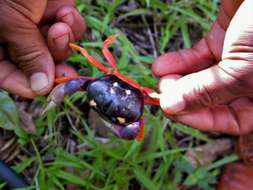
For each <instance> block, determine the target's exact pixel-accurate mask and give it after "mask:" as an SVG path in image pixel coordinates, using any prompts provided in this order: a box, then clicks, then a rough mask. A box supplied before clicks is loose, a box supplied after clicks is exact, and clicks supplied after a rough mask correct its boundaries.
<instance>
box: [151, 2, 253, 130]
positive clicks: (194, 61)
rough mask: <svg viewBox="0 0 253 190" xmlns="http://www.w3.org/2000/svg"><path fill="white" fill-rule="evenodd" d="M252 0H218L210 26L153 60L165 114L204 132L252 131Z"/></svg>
mask: <svg viewBox="0 0 253 190" xmlns="http://www.w3.org/2000/svg"><path fill="white" fill-rule="evenodd" d="M252 7H253V0H244V1H243V0H223V1H222V3H221V7H220V12H219V15H218V18H217V20H216V22H215V23H214V24H213V26H212V28H211V31H210V32H209V33H208V34H207V35H206V37H204V38H203V39H202V40H200V42H199V43H197V44H196V45H195V46H194V47H193V48H191V49H183V50H180V51H178V52H172V53H167V54H165V55H162V56H161V57H159V58H158V59H157V60H156V62H155V64H154V65H153V68H152V69H153V72H154V74H155V75H157V76H160V77H162V79H161V81H160V91H161V99H160V104H161V107H162V109H163V110H164V112H165V114H166V115H167V116H168V117H169V118H171V119H175V120H178V121H180V122H182V123H185V124H188V125H190V126H192V127H195V128H198V129H201V130H205V131H218V132H224V133H228V134H242V133H248V132H250V131H252V130H253V117H252V116H253V96H252V95H253V11H252Z"/></svg>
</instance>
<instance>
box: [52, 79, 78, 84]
mask: <svg viewBox="0 0 253 190" xmlns="http://www.w3.org/2000/svg"><path fill="white" fill-rule="evenodd" d="M74 79H77V77H59V78H56V79H55V80H54V83H55V84H61V83H64V82H67V81H70V80H74Z"/></svg>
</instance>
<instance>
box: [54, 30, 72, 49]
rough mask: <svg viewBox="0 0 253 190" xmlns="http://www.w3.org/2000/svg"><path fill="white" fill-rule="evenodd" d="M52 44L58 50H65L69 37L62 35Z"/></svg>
mask: <svg viewBox="0 0 253 190" xmlns="http://www.w3.org/2000/svg"><path fill="white" fill-rule="evenodd" d="M54 42H55V45H56V48H57V49H58V50H62V49H65V48H66V46H67V45H68V42H69V35H68V34H64V35H62V36H60V37H57V38H55V39H54Z"/></svg>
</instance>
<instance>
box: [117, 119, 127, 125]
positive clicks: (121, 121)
mask: <svg viewBox="0 0 253 190" xmlns="http://www.w3.org/2000/svg"><path fill="white" fill-rule="evenodd" d="M117 120H118V121H119V123H120V124H124V123H126V119H125V118H124V117H117Z"/></svg>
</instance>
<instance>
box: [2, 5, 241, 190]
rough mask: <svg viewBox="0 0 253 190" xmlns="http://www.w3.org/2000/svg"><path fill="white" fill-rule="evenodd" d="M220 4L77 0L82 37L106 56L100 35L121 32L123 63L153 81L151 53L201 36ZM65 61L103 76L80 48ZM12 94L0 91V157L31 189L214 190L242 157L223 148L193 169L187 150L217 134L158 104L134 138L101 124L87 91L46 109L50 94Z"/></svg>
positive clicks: (118, 46)
mask: <svg viewBox="0 0 253 190" xmlns="http://www.w3.org/2000/svg"><path fill="white" fill-rule="evenodd" d="M218 4H219V2H218V1H217V0H194V1H193V0H168V1H165V0H164V1H161V0H130V1H124V0H110V1H105V0H99V1H91V0H78V1H77V6H78V9H79V11H81V12H82V13H83V15H84V17H85V19H86V22H87V25H88V28H89V29H88V32H87V33H86V35H85V36H84V38H83V39H82V40H81V41H80V44H81V46H83V47H85V48H87V49H88V51H89V52H90V53H91V54H92V55H93V56H95V57H96V58H97V59H99V60H100V61H101V62H104V63H105V60H104V58H103V57H102V55H101V51H100V48H101V45H102V41H103V40H104V39H105V38H106V36H108V35H111V34H119V38H118V41H117V42H116V43H115V44H114V45H113V46H112V49H111V50H112V51H113V53H114V55H115V57H116V58H117V64H118V68H119V70H120V71H121V72H122V73H124V74H125V75H127V76H128V77H130V78H132V79H135V80H137V81H138V82H139V83H141V84H142V85H144V86H148V87H153V88H155V87H156V84H157V82H158V80H157V79H156V78H155V77H153V76H152V74H151V70H150V67H151V64H152V63H153V61H154V59H155V58H156V57H157V56H159V55H160V54H162V53H164V52H167V51H173V50H177V49H179V48H183V47H186V48H187V47H190V46H191V45H192V44H193V43H194V42H196V41H197V40H198V39H199V38H200V37H201V36H202V35H204V34H205V33H206V32H207V31H208V29H209V28H210V26H211V23H212V22H213V21H214V19H215V18H216V14H217V9H218ZM68 64H70V65H72V66H74V67H75V68H76V69H77V70H78V72H79V73H80V74H82V75H89V76H95V77H98V76H101V75H102V73H101V72H100V71H98V70H97V69H96V68H94V67H92V66H90V65H89V64H88V63H87V60H86V59H85V58H83V57H82V56H81V55H80V54H77V53H74V54H73V55H72V56H71V57H70V58H69V61H68ZM2 99H4V101H2ZM13 99H14V101H12V100H11V99H10V98H9V97H8V95H7V94H6V93H4V92H1V94H0V126H1V127H2V128H3V129H2V130H1V133H0V135H1V139H0V145H1V147H0V153H1V154H0V158H1V159H3V160H5V161H7V162H8V163H10V164H11V165H12V166H13V168H14V169H15V170H16V171H18V172H23V174H24V175H25V176H26V178H27V179H28V180H29V181H30V182H31V184H32V185H31V187H30V188H29V189H41V190H45V189H49V190H51V189H52V190H55V189H76V190H77V189H89V190H124V189H150V190H153V189H154V190H157V189H159V190H190V189H191V188H192V189H203V190H211V189H214V188H215V184H216V183H217V180H218V177H219V174H220V171H221V168H222V166H223V165H224V164H226V163H228V162H231V161H233V160H236V159H237V157H236V156H234V155H226V156H225V157H221V158H219V159H218V160H216V161H215V162H213V163H211V164H208V165H205V166H202V167H199V168H197V169H194V168H193V167H192V166H191V164H190V163H189V162H188V161H187V160H186V159H185V156H184V155H185V152H186V151H187V150H189V149H191V148H192V147H194V146H197V145H200V144H205V143H210V142H212V141H213V139H214V138H216V137H218V135H217V134H205V133H202V132H200V131H198V130H195V129H192V128H189V127H187V126H184V125H182V124H179V123H173V122H171V121H170V120H168V119H166V118H165V117H164V116H163V113H162V112H161V110H160V109H158V108H156V107H150V106H146V107H145V115H144V116H145V123H146V124H145V127H146V128H145V134H146V138H145V140H144V141H143V142H137V141H125V140H121V139H118V138H116V137H114V136H113V135H111V134H107V133H106V132H105V131H101V129H99V128H97V126H98V124H97V123H96V121H97V117H96V116H94V113H91V112H90V111H89V109H88V106H87V104H86V103H85V92H78V93H75V94H74V95H72V96H71V97H67V98H66V99H65V101H64V103H63V104H62V106H61V107H59V108H56V109H54V110H51V111H49V112H48V113H46V114H45V115H40V114H39V112H40V110H41V108H42V107H43V106H45V105H46V98H45V97H38V98H37V99H36V100H34V101H24V100H21V99H20V98H18V97H13ZM3 102H5V105H4V103H3ZM14 102H15V104H14ZM6 110H9V112H8V111H6ZM10 110H11V111H10ZM21 112H22V114H21ZM12 113H15V114H12ZM18 115H19V117H22V118H19V121H18ZM94 117H95V118H96V119H95V121H94ZM4 119H5V120H4ZM33 121H34V122H35V126H36V129H35V127H34V125H33ZM88 121H89V122H88ZM100 125H101V123H100ZM92 126H93V128H92ZM94 128H96V130H95V129H94ZM95 131H97V132H96V133H95ZM101 134H102V136H101ZM4 186H5V184H1V187H2V189H4ZM0 189H1V188H0Z"/></svg>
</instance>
